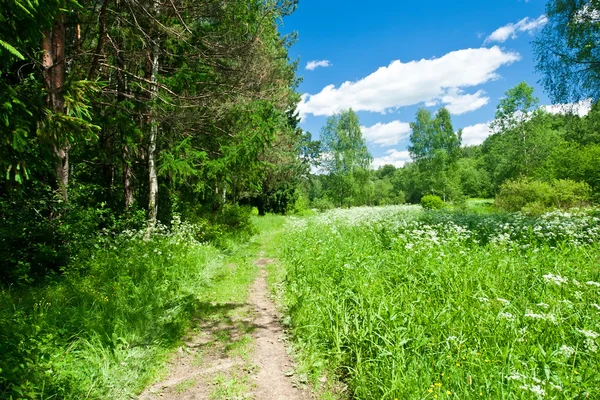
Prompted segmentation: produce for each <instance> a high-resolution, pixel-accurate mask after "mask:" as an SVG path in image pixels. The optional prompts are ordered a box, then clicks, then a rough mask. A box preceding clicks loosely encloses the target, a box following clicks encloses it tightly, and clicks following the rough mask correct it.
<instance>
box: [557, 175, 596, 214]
mask: <svg viewBox="0 0 600 400" xmlns="http://www.w3.org/2000/svg"><path fill="white" fill-rule="evenodd" d="M552 186H553V187H554V203H555V205H556V207H558V208H562V209H569V208H573V207H582V206H585V205H587V204H588V203H589V201H590V198H591V196H592V188H591V187H590V185H588V184H587V183H585V182H576V181H572V180H570V179H561V180H557V181H554V183H553V184H552Z"/></svg>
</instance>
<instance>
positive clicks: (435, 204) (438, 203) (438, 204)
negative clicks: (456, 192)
mask: <svg viewBox="0 0 600 400" xmlns="http://www.w3.org/2000/svg"><path fill="white" fill-rule="evenodd" d="M421 206H422V207H423V208H424V209H426V210H441V209H442V208H444V200H442V199H441V198H440V196H436V195H434V194H428V195H426V196H423V197H421Z"/></svg>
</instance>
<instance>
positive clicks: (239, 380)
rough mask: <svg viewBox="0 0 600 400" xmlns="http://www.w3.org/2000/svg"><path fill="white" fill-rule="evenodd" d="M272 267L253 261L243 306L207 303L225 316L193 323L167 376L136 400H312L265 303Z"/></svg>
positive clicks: (274, 311)
mask: <svg viewBox="0 0 600 400" xmlns="http://www.w3.org/2000/svg"><path fill="white" fill-rule="evenodd" d="M272 262H274V260H272V259H268V258H264V257H262V254H261V257H260V258H258V259H257V260H256V261H255V265H256V266H258V267H259V269H260V270H259V275H258V277H257V278H256V279H255V280H254V282H253V283H252V285H251V287H250V291H249V296H248V301H247V303H245V304H235V303H226V304H213V306H214V307H216V308H223V309H224V310H226V316H225V317H222V318H219V319H216V320H213V321H202V322H199V324H198V326H197V327H196V329H195V331H196V332H195V333H194V334H191V335H188V337H186V338H185V340H184V345H183V346H182V347H181V348H180V349H179V351H178V352H177V354H176V355H175V356H174V357H173V359H172V360H171V361H170V363H169V365H168V369H169V372H168V374H167V377H166V378H165V379H164V380H162V381H160V382H158V383H155V384H154V385H152V386H151V387H149V388H148V389H146V390H145V391H144V392H143V393H142V394H141V395H140V397H139V399H140V400H151V399H185V400H191V399H198V400H199V399H255V400H284V399H285V400H308V399H312V398H313V396H312V395H311V394H310V392H309V390H308V388H307V387H306V386H305V385H304V384H303V382H300V381H299V378H298V377H297V376H296V375H295V374H293V368H294V366H293V363H292V361H291V359H290V357H289V355H288V353H287V351H286V345H285V343H286V342H285V332H284V330H283V328H282V326H281V322H280V316H279V314H278V312H277V309H276V307H275V305H274V304H273V302H272V301H271V299H270V298H269V289H268V286H267V281H266V276H267V272H266V270H265V266H266V265H268V264H269V263H272ZM250 338H251V339H250ZM245 342H247V344H245Z"/></svg>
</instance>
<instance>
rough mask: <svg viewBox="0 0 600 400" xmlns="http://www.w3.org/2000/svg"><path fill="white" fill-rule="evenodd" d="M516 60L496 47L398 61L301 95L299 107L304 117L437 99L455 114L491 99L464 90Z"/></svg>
mask: <svg viewBox="0 0 600 400" xmlns="http://www.w3.org/2000/svg"><path fill="white" fill-rule="evenodd" d="M520 58H521V57H520V55H519V54H518V53H513V52H507V51H504V50H502V49H500V48H499V47H498V46H494V47H491V48H485V47H483V48H479V49H464V50H457V51H453V52H450V53H448V54H446V55H444V56H442V57H440V58H432V59H422V60H420V61H410V62H406V63H403V62H401V61H400V60H396V61H393V62H392V63H391V64H390V65H388V66H387V67H380V68H379V69H378V70H377V71H375V72H373V73H371V74H370V75H368V76H366V77H364V78H363V79H360V80H358V81H347V82H344V83H343V84H341V85H340V86H339V87H336V86H335V85H328V86H326V87H324V88H323V89H322V90H321V91H320V92H319V93H316V94H304V95H303V96H302V100H301V102H300V104H299V105H298V111H299V113H300V116H301V118H304V117H305V116H306V115H307V114H312V115H323V116H329V115H332V114H335V113H337V112H339V111H341V110H344V109H348V108H352V109H353V110H354V111H370V112H378V113H385V112H386V111H390V110H392V109H396V108H398V107H404V106H411V105H416V104H421V103H426V104H438V103H441V104H442V105H444V106H446V107H447V108H448V109H449V110H450V112H452V113H453V114H462V113H465V112H468V111H473V110H476V109H478V108H480V107H482V106H483V105H485V104H487V102H488V101H489V98H487V97H485V96H484V94H485V93H484V92H483V91H482V90H479V91H477V92H475V93H471V94H467V93H464V89H465V88H471V87H475V86H479V85H482V84H484V83H486V82H489V81H491V80H494V79H498V78H499V75H498V73H497V72H496V71H497V70H498V69H499V68H500V67H502V66H504V65H509V64H512V63H514V62H516V61H518V60H520Z"/></svg>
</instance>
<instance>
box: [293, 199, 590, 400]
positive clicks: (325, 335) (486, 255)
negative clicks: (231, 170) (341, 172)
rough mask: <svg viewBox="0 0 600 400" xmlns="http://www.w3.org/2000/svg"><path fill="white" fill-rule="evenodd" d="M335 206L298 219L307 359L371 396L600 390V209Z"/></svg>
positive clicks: (297, 282) (296, 280)
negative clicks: (527, 212)
mask: <svg viewBox="0 0 600 400" xmlns="http://www.w3.org/2000/svg"><path fill="white" fill-rule="evenodd" d="M418 210H419V209H418V208H416V209H415V208H411V207H407V206H405V207H386V208H378V209H369V208H355V209H352V210H347V211H341V210H335V211H332V212H328V213H325V214H322V215H320V216H318V217H313V218H309V219H297V220H293V221H290V223H289V224H288V227H287V229H286V230H287V232H288V235H287V236H286V238H285V239H284V240H285V249H284V258H285V263H286V265H287V278H286V302H287V306H288V310H289V314H290V323H291V325H292V327H293V333H294V338H295V342H296V344H297V347H298V349H299V350H300V352H301V354H302V358H303V360H304V363H305V369H306V370H307V371H309V372H310V373H311V376H312V377H313V379H314V381H315V382H317V383H319V382H320V381H319V379H320V378H321V376H323V375H327V374H329V375H330V376H335V378H337V379H340V380H341V381H343V382H345V383H346V384H347V385H348V388H349V393H350V396H351V397H352V398H357V399H375V398H377V399H396V398H397V399H435V398H494V399H500V398H506V399H521V398H523V399H524V398H539V397H543V396H547V397H548V398H556V399H573V398H594V397H597V396H598V395H599V394H600V393H599V392H598V387H599V384H600V379H599V377H598V374H597V366H598V364H599V363H600V353H599V352H598V345H599V344H600V339H599V338H600V305H599V304H598V298H599V294H600V283H599V282H600V275H599V273H598V269H597V264H598V262H599V261H600V248H599V245H598V243H599V239H600V213H599V212H598V211H595V210H590V211H577V212H572V213H565V212H554V213H549V214H544V215H542V216H540V217H526V216H523V215H522V214H489V213H452V212H448V211H436V212H427V213H423V212H420V211H418Z"/></svg>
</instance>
